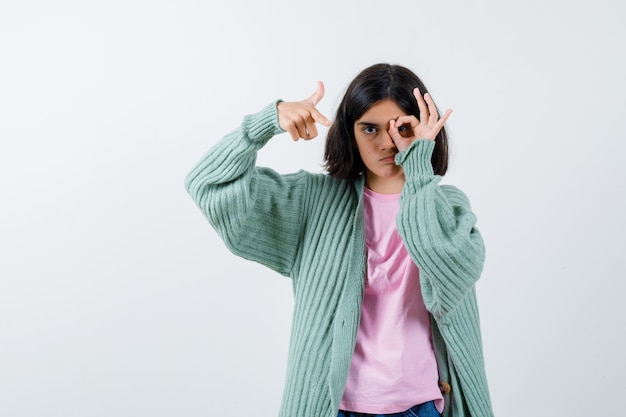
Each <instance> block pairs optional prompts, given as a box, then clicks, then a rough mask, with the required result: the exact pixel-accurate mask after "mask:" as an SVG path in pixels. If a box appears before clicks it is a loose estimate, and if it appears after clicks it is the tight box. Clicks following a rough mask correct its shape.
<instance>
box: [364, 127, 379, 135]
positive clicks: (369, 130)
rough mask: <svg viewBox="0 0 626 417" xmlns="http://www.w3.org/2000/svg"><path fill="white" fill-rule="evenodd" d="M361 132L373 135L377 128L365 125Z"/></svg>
mask: <svg viewBox="0 0 626 417" xmlns="http://www.w3.org/2000/svg"><path fill="white" fill-rule="evenodd" d="M363 132H365V133H366V134H368V135H373V134H374V133H376V132H377V129H376V128H375V127H374V126H365V127H364V128H363Z"/></svg>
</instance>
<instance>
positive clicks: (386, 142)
mask: <svg viewBox="0 0 626 417" xmlns="http://www.w3.org/2000/svg"><path fill="white" fill-rule="evenodd" d="M379 147H380V150H381V151H384V150H386V149H391V150H392V151H394V152H398V148H396V144H395V143H394V142H393V139H391V135H389V132H388V131H387V130H385V131H384V132H381V135H380V142H379Z"/></svg>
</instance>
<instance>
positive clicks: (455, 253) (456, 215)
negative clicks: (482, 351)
mask: <svg viewBox="0 0 626 417" xmlns="http://www.w3.org/2000/svg"><path fill="white" fill-rule="evenodd" d="M433 147H434V142H433V141H429V140H418V141H417V142H416V143H414V144H413V145H411V146H410V147H409V149H407V150H406V151H405V152H403V153H402V154H400V155H398V161H399V162H400V163H401V164H402V166H403V169H404V172H405V177H406V184H405V186H404V189H403V191H402V204H401V209H400V213H399V215H398V228H399V230H400V233H401V235H402V237H403V240H404V243H405V245H406V246H407V250H408V251H409V253H410V254H411V256H412V257H413V259H414V261H415V262H416V264H417V265H418V266H419V268H420V273H421V277H422V279H423V280H425V282H424V283H423V285H422V288H423V290H424V291H423V292H424V294H423V295H424V302H425V303H426V305H427V307H429V309H430V310H431V311H432V312H433V313H434V314H436V315H445V314H446V313H447V312H449V311H451V310H453V309H454V308H455V307H456V306H457V305H458V304H459V303H460V302H461V300H462V299H463V297H465V296H466V294H467V293H468V292H469V291H470V289H471V288H472V287H473V286H474V284H475V282H476V281H477V280H478V278H479V277H480V274H481V272H482V268H483V263H484V258H485V249H484V245H483V240H482V237H481V236H480V233H479V232H478V230H477V229H476V228H475V223H476V216H475V215H474V213H472V211H471V208H470V205H469V201H468V200H467V198H466V196H465V195H464V194H463V193H462V192H461V191H460V190H458V189H457V188H455V187H451V186H439V181H440V179H441V177H439V176H436V175H434V174H433V170H432V165H431V162H430V158H431V155H432V150H433Z"/></svg>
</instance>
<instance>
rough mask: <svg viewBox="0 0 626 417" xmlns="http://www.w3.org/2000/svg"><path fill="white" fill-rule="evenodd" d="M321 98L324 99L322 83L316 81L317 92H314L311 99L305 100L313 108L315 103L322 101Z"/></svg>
mask: <svg viewBox="0 0 626 417" xmlns="http://www.w3.org/2000/svg"><path fill="white" fill-rule="evenodd" d="M322 98H324V83H323V82H321V81H318V82H317V90H315V92H314V93H313V94H312V95H311V97H309V98H308V99H307V101H310V102H311V103H312V104H313V105H314V106H316V105H317V103H319V102H320V101H321V100H322Z"/></svg>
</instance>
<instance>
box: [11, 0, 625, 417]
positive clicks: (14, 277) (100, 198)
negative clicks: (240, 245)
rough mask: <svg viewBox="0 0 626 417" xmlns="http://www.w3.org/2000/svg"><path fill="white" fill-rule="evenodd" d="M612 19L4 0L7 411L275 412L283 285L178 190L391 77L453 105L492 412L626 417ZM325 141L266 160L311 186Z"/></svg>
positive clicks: (541, 13)
mask: <svg viewBox="0 0 626 417" xmlns="http://www.w3.org/2000/svg"><path fill="white" fill-rule="evenodd" d="M623 4H624V3H623V2H621V1H619V0H613V1H610V0H595V1H587V2H583V1H565V0H563V1H558V0H556V1H555V0H552V1H550V0H541V1H539V0H529V1H524V2H522V1H516V2H508V1H498V0H483V1H473V2H465V1H447V2H435V1H414V0H411V1H409V0H405V1H397V0H390V1H384V2H380V1H363V0H360V1H356V0H353V1H330V0H318V1H308V2H298V1H292V0H283V1H278V0H266V1H249V2H247V3H241V2H236V1H226V0H218V1H215V0H212V1H190V0H178V1H173V0H172V1H140V0H126V1H121V0H118V1H106V2H105V1H74V2H72V1H67V0H58V1H50V2H48V1H8V0H0V415H2V416H3V417H18V416H19V417H21V416H29V417H30V416H33V417H34V416H46V417H48V416H50V417H51V416H63V417H70V416H72V417H73V416H81V417H82V416H107V417H110V416H116V417H125V416H148V415H149V416H152V417H156V416H216V415H218V416H237V415H241V414H240V412H242V410H243V411H246V412H248V411H250V410H253V412H252V414H250V415H258V416H273V415H276V414H277V411H278V407H279V402H280V396H281V393H282V385H283V378H284V372H285V356H286V352H287V344H288V337H289V326H290V322H291V306H292V304H291V303H292V301H291V289H290V282H289V280H288V279H286V278H283V277H280V276H277V275H276V274H275V273H273V272H270V271H269V270H266V269H264V268H262V267H261V266H259V265H257V264H253V263H250V262H247V261H244V260H241V259H238V258H236V257H234V256H233V255H231V254H230V253H229V252H227V251H226V249H225V248H224V246H223V244H222V242H221V241H220V240H219V239H218V238H217V236H216V234H215V233H214V232H213V230H212V229H211V228H210V226H209V224H208V223H207V222H206V221H205V220H204V218H203V217H202V215H201V213H200V211H199V210H198V209H197V208H196V207H195V205H194V204H193V202H192V200H191V199H190V198H189V197H188V196H187V194H186V193H185V191H184V187H183V179H184V177H185V175H186V174H187V172H188V171H189V170H190V169H191V167H192V166H193V164H195V162H196V161H197V160H198V159H199V158H200V157H201V156H202V154H203V153H204V152H205V151H206V150H207V149H208V148H209V147H210V146H211V145H212V144H214V143H215V142H216V141H217V140H218V139H219V138H220V137H221V136H222V135H224V134H225V133H227V132H228V131H230V130H231V129H233V128H234V127H236V126H237V125H238V124H239V122H240V120H241V118H242V117H243V116H244V115H245V114H247V113H252V112H255V111H257V110H259V109H260V108H261V107H263V106H264V105H265V104H267V103H268V102H270V101H271V100H273V99H275V98H283V99H285V100H299V99H302V98H305V97H307V96H308V95H310V94H311V93H312V92H313V91H314V89H315V82H316V81H317V80H323V81H324V82H325V83H326V91H327V94H326V97H325V98H324V100H323V101H322V102H321V103H320V105H319V108H320V110H321V111H322V112H324V113H325V114H326V115H327V116H329V117H331V118H332V117H333V114H332V113H333V111H334V110H335V109H336V106H337V104H338V102H339V100H340V98H341V96H342V94H343V91H344V89H345V87H346V85H347V83H348V82H349V81H350V80H351V79H352V78H353V77H354V76H355V75H356V74H357V73H358V72H359V71H360V70H361V69H363V68H364V67H366V66H368V65H370V64H373V63H376V62H391V63H398V64H402V65H405V66H408V67H410V68H412V69H413V70H414V71H415V72H416V73H417V74H418V75H419V76H420V77H422V78H423V80H424V81H425V83H426V85H427V86H428V87H429V89H430V91H431V93H432V95H433V96H434V98H435V100H436V101H437V103H438V105H439V106H440V107H442V108H448V107H451V108H453V110H454V113H453V115H452V117H451V118H450V120H449V122H448V128H449V132H450V134H451V151H452V155H451V157H452V160H451V168H450V171H449V174H448V175H447V176H446V177H445V178H444V183H453V184H455V185H457V186H458V187H460V188H461V189H463V190H464V191H465V192H466V193H467V194H468V195H469V197H470V200H471V201H472V205H473V208H474V211H475V212H476V213H477V215H478V219H479V220H478V227H479V228H480V230H481V231H482V233H483V235H484V238H485V241H486V244H487V256H488V258H487V263H486V266H485V271H484V274H483V277H482V280H481V281H480V282H479V284H478V293H479V303H480V308H481V319H482V326H483V337H484V350H485V355H486V360H487V372H488V377H489V382H490V385H491V392H492V397H493V404H494V409H495V411H496V414H497V415H498V416H507V417H516V416H528V415H539V416H568V417H570V416H587V415H621V414H622V413H623V408H624V403H625V401H624V398H623V392H624V390H625V389H626V384H625V383H624V378H623V373H624V372H625V371H626V365H625V360H624V356H623V352H624V349H625V343H624V342H625V337H626V324H625V316H626V308H625V307H624V298H625V295H626V291H625V289H626V286H625V284H624V279H625V278H626V267H625V266H624V260H625V257H624V252H625V251H624V249H625V244H624V233H625V232H626V230H625V224H624V213H626V195H625V185H624V180H625V179H626V170H625V167H624V165H626V160H625V156H624V155H625V152H626V145H625V139H626V137H625V136H626V135H625V134H624V127H623V126H624V125H623V123H624V114H625V110H626V99H625V97H626V83H625V82H624V78H623V77H624V74H626V65H625V54H624V50H625V45H624V44H625V42H624V40H625V39H626V29H625V25H624V17H625V16H626V13H625V6H624V5H623ZM321 132H322V135H321V138H319V140H317V141H313V142H309V143H303V142H299V143H293V142H292V141H291V140H290V139H289V137H288V135H286V134H284V135H281V136H279V137H277V138H276V139H275V140H274V141H272V142H271V143H270V144H269V145H268V147H267V148H266V149H264V150H263V151H262V152H261V154H260V156H259V163H260V164H263V165H269V166H272V167H274V168H275V169H277V170H278V171H280V172H291V171H294V170H297V169H300V168H304V169H308V170H311V171H317V172H320V171H321V163H322V151H323V138H324V136H325V132H326V130H325V129H321ZM247 414H249V413H247Z"/></svg>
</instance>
